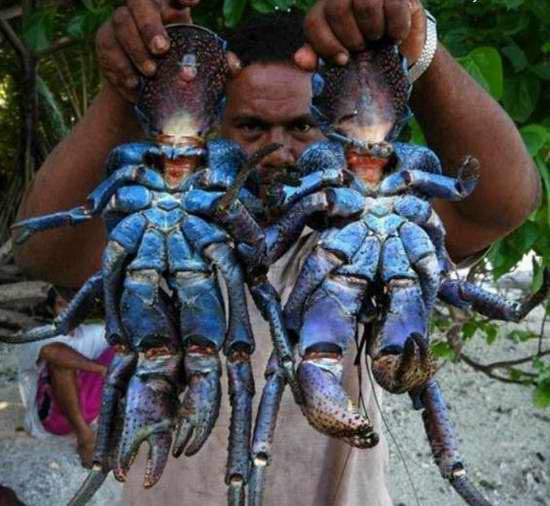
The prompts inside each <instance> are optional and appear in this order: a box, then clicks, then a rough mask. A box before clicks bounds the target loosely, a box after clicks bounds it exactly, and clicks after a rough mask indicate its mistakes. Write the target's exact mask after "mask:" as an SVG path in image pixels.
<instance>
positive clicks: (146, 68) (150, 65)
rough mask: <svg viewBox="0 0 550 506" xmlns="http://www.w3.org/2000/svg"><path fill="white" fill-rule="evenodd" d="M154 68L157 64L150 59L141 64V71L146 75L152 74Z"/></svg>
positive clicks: (155, 68)
mask: <svg viewBox="0 0 550 506" xmlns="http://www.w3.org/2000/svg"><path fill="white" fill-rule="evenodd" d="M156 70H157V66H156V65H155V62H154V61H152V60H147V61H146V62H145V63H144V64H143V72H145V73H146V74H147V75H153V74H154V73H155V71H156Z"/></svg>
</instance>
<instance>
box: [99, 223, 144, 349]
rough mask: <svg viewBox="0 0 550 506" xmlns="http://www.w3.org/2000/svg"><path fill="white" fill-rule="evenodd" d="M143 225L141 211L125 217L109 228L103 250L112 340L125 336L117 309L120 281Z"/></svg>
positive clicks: (107, 318) (105, 297)
mask: <svg viewBox="0 0 550 506" xmlns="http://www.w3.org/2000/svg"><path fill="white" fill-rule="evenodd" d="M146 225H147V223H146V219H145V218H144V217H143V216H141V215H131V216H129V217H128V218H125V219H124V220H122V221H121V222H120V223H119V224H118V225H117V226H116V227H115V228H114V230H113V231H112V232H111V234H110V238H109V242H108V243H107V246H106V247H105V250H104V252H103V259H102V273H103V301H104V307H105V338H106V339H107V341H109V342H110V343H112V344H121V343H122V342H123V339H124V331H123V329H122V323H121V321H120V311H119V297H120V285H121V282H122V279H123V277H124V267H125V265H126V262H127V260H128V258H129V257H130V255H133V254H135V253H136V252H137V251H138V248H139V245H140V243H141V239H142V237H143V235H144V233H145V227H146Z"/></svg>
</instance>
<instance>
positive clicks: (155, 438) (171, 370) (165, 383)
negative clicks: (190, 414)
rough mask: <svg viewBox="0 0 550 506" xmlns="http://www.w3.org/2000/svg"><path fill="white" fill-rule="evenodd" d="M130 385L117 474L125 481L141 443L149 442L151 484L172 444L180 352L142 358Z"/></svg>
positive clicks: (147, 479)
mask: <svg viewBox="0 0 550 506" xmlns="http://www.w3.org/2000/svg"><path fill="white" fill-rule="evenodd" d="M140 358H141V360H140V362H138V366H137V369H136V372H135V373H134V375H133V377H132V378H131V380H130V383H129V384H128V391H127V394H126V407H125V415H124V426H123V429H122V435H121V438H120V444H119V452H118V456H117V459H116V464H115V467H114V470H113V471H114V475H115V477H116V478H117V479H118V480H121V481H124V480H125V479H126V475H127V473H128V470H129V468H130V466H131V464H132V462H133V460H134V458H135V456H136V455H137V452H138V450H139V448H140V446H141V444H142V443H144V442H147V443H148V444H149V455H148V457H147V464H146V466H145V477H144V481H143V485H144V487H146V488H149V487H152V486H153V485H154V484H155V483H156V482H157V481H158V480H159V479H160V477H161V475H162V472H163V470H164V468H165V466H166V462H167V461H168V455H169V453H170V447H171V445H172V427H173V424H174V419H175V416H176V409H177V396H178V391H179V390H180V386H179V384H178V378H179V377H180V362H181V355H180V354H170V355H160V356H156V357H152V358H149V357H140Z"/></svg>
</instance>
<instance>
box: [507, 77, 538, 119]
mask: <svg viewBox="0 0 550 506" xmlns="http://www.w3.org/2000/svg"><path fill="white" fill-rule="evenodd" d="M539 95H540V81H539V80H538V79H536V78H535V77H533V76H525V75H522V76H518V77H514V78H511V79H507V80H506V82H505V86H504V96H503V103H504V107H505V108H506V110H507V111H508V113H509V114H510V116H512V118H513V119H515V120H516V121H519V122H520V123H523V122H524V121H526V120H527V119H528V118H529V116H531V114H532V113H533V111H534V110H535V107H536V105H537V101H538V99H539Z"/></svg>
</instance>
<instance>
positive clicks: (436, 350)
mask: <svg viewBox="0 0 550 506" xmlns="http://www.w3.org/2000/svg"><path fill="white" fill-rule="evenodd" d="M430 348H431V350H432V354H433V355H434V357H437V358H442V359H445V360H453V359H454V358H455V357H456V354H455V352H454V351H453V349H452V348H451V346H450V345H449V343H446V342H444V341H438V342H436V343H433V344H432V345H431V347H430Z"/></svg>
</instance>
